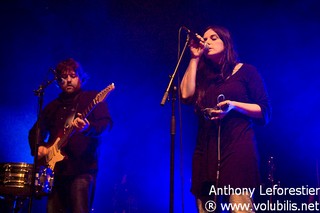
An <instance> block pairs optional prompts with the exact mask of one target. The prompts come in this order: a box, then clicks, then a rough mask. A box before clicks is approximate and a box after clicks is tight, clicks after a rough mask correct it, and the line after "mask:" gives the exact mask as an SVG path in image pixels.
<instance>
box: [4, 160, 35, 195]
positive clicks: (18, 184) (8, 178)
mask: <svg viewBox="0 0 320 213" xmlns="http://www.w3.org/2000/svg"><path fill="white" fill-rule="evenodd" d="M32 167H33V166H32V164H28V163H0V194H1V195H15V196H28V195H29V194H30V186H31V181H32Z"/></svg>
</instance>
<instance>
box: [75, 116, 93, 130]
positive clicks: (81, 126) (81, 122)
mask: <svg viewBox="0 0 320 213" xmlns="http://www.w3.org/2000/svg"><path fill="white" fill-rule="evenodd" d="M72 124H73V126H74V128H75V129H76V130H77V131H78V132H83V131H85V130H86V129H88V128H89V126H90V123H89V121H88V120H87V119H86V118H85V119H82V115H81V113H78V116H77V117H76V118H75V119H74V120H73V122H72Z"/></svg>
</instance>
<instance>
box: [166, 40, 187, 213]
mask: <svg viewBox="0 0 320 213" xmlns="http://www.w3.org/2000/svg"><path fill="white" fill-rule="evenodd" d="M188 43H189V35H188V36H187V39H186V42H185V44H184V47H183V50H182V52H181V54H180V57H179V59H178V62H177V65H176V67H175V69H174V72H173V74H172V75H171V76H170V81H169V84H168V86H167V89H166V91H165V92H164V95H163V97H162V100H161V103H160V104H161V106H164V104H165V102H166V101H167V100H168V96H169V91H171V92H172V98H171V101H172V113H171V122H170V136H171V153H170V206H169V212H170V213H173V201H174V145H175V134H176V118H175V101H176V93H177V87H176V86H172V82H173V80H174V78H175V76H176V73H177V70H178V68H179V66H180V63H181V59H182V57H183V55H184V52H185V50H186V48H187V45H188Z"/></svg>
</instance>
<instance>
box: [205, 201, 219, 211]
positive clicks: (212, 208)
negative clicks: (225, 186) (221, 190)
mask: <svg viewBox="0 0 320 213" xmlns="http://www.w3.org/2000/svg"><path fill="white" fill-rule="evenodd" d="M204 208H205V209H206V211H207V212H214V211H215V210H216V208H217V205H216V203H215V202H214V201H213V200H208V201H207V202H206V204H205V205H204Z"/></svg>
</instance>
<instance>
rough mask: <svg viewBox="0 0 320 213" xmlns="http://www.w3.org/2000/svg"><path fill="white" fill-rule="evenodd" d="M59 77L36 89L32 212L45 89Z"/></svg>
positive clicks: (31, 193) (30, 204)
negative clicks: (36, 105) (36, 108)
mask: <svg viewBox="0 0 320 213" xmlns="http://www.w3.org/2000/svg"><path fill="white" fill-rule="evenodd" d="M56 79H57V77H56V76H55V78H54V79H52V80H48V81H46V82H43V83H42V84H40V86H39V88H38V89H37V90H34V91H33V92H34V94H35V95H36V96H37V97H38V112H37V123H36V141H35V143H34V147H31V148H32V149H33V153H34V156H33V168H32V171H33V172H32V178H31V189H30V190H31V191H30V201H29V209H28V212H29V213H31V209H32V202H33V197H34V196H35V192H36V190H35V181H36V169H37V157H38V148H39V144H40V121H41V112H42V106H43V94H44V89H45V88H47V87H48V86H49V85H50V84H52V83H53V82H54V81H55V80H56Z"/></svg>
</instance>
